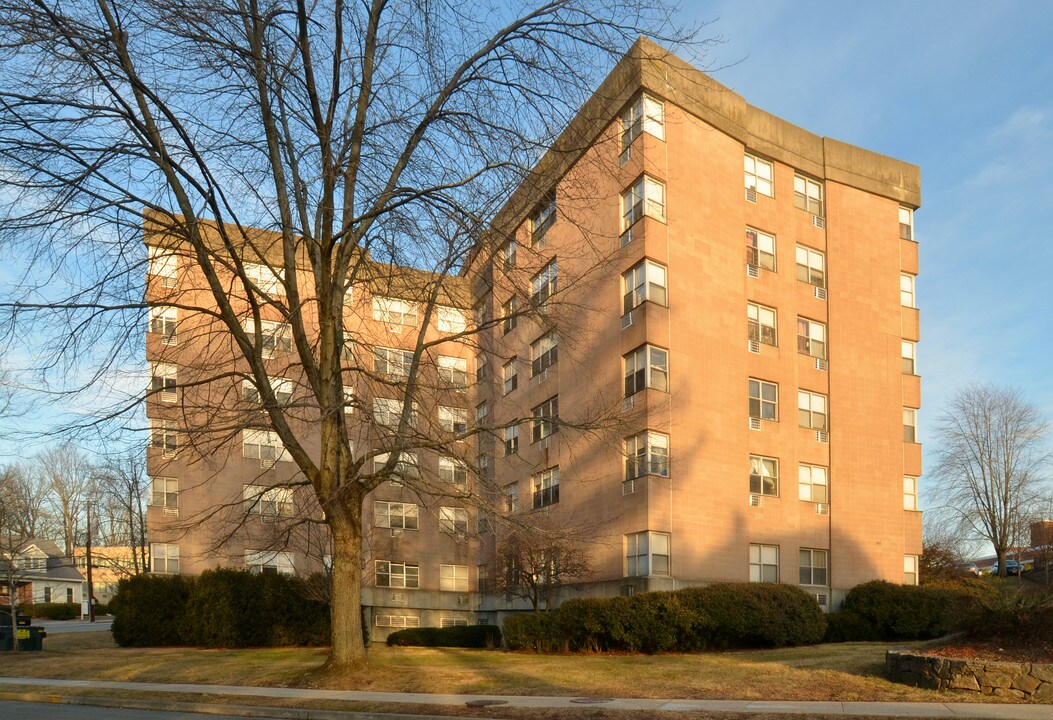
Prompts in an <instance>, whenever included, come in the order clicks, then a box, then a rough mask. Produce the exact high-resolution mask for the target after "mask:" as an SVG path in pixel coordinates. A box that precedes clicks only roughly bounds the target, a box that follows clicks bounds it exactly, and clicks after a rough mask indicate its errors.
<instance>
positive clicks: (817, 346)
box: [797, 317, 826, 360]
mask: <svg viewBox="0 0 1053 720" xmlns="http://www.w3.org/2000/svg"><path fill="white" fill-rule="evenodd" d="M797 352H799V353H801V354H802V355H811V356H812V357H814V358H822V359H823V360H825V359H826V325H823V324H822V323H820V322H816V321H815V320H809V319H808V318H803V317H799V318H797Z"/></svg>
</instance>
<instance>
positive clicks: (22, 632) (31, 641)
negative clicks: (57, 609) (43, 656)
mask: <svg viewBox="0 0 1053 720" xmlns="http://www.w3.org/2000/svg"><path fill="white" fill-rule="evenodd" d="M45 637H47V631H46V630H44V628H42V627H32V626H30V627H20V628H18V649H19V650H28V651H33V650H43V649H44V638H45Z"/></svg>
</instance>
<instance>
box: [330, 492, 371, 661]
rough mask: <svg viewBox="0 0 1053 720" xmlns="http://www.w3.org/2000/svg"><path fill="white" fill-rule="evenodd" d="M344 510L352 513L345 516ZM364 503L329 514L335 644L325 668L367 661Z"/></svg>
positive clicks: (333, 639)
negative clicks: (364, 636)
mask: <svg viewBox="0 0 1053 720" xmlns="http://www.w3.org/2000/svg"><path fill="white" fill-rule="evenodd" d="M344 513H347V514H349V515H351V516H352V517H342V516H343V515H344ZM361 516H362V512H361V504H359V506H358V507H357V508H356V507H354V506H351V507H346V508H342V509H341V512H339V513H335V514H334V516H330V518H329V527H330V528H331V530H332V532H333V580H332V588H331V590H330V601H329V612H330V615H331V619H332V624H333V629H332V646H331V648H330V650H329V660H328V661H327V662H326V669H328V670H336V671H345V670H356V669H358V668H361V667H363V666H364V665H365V664H366V646H365V640H364V638H363V636H362V588H361V578H362V539H361V538H362V534H361V532H358V531H357V530H356V528H360V527H361Z"/></svg>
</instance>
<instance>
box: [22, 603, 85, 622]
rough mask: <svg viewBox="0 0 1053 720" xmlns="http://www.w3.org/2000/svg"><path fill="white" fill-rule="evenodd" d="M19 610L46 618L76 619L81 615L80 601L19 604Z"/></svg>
mask: <svg viewBox="0 0 1053 720" xmlns="http://www.w3.org/2000/svg"><path fill="white" fill-rule="evenodd" d="M18 612H19V614H21V615H28V616H29V617H32V618H42V619H46V620H76V619H77V618H79V617H80V603H31V604H23V605H19V607H18Z"/></svg>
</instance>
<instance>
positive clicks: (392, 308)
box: [373, 295, 418, 326]
mask: <svg viewBox="0 0 1053 720" xmlns="http://www.w3.org/2000/svg"><path fill="white" fill-rule="evenodd" d="M373 319H374V320H376V321H377V322H382V323H384V324H385V325H405V326H416V324H417V322H418V318H417V303H414V302H410V301H409V300H402V299H401V298H394V297H388V296H386V295H374V296H373Z"/></svg>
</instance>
